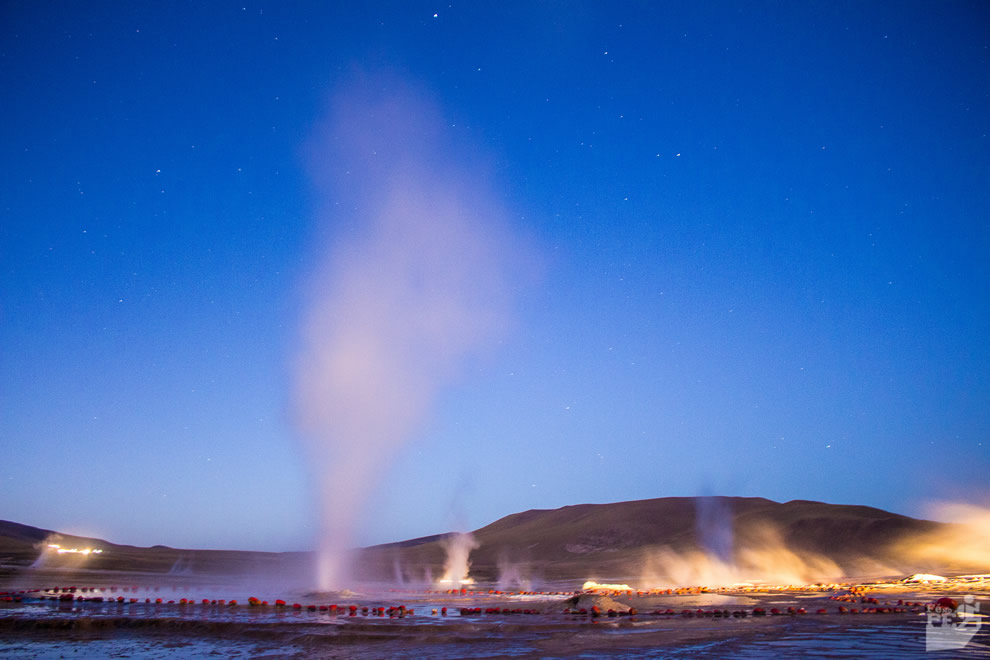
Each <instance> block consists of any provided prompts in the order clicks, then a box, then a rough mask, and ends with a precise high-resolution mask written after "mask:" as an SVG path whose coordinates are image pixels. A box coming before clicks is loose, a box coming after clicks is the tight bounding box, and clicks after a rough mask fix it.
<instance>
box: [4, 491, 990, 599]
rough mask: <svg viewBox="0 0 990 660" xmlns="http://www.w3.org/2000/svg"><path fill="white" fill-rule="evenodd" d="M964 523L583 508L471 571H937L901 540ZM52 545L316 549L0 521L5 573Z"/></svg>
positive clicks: (137, 559) (88, 563) (740, 508)
mask: <svg viewBox="0 0 990 660" xmlns="http://www.w3.org/2000/svg"><path fill="white" fill-rule="evenodd" d="M953 530H954V528H953V526H952V525H949V524H946V523H937V522H932V521H927V520H918V519H915V518H910V517H908V516H902V515H899V514H896V513H890V512H888V511H883V510H881V509H876V508H872V507H867V506H852V505H837V504H827V503H823V502H812V501H807V500H794V501H791V502H784V503H780V502H774V501H772V500H768V499H764V498H759V497H704V498H695V497H665V498H657V499H650V500H637V501H632V502H616V503H611V504H577V505H572V506H565V507H561V508H559V509H550V510H543V509H534V510H529V511H523V512H521V513H515V514H512V515H508V516H505V517H504V518H501V519H499V520H496V521H495V522H493V523H491V524H489V525H486V526H485V527H482V528H480V529H477V530H475V531H474V532H472V534H473V537H474V540H475V541H476V543H477V544H478V547H477V549H475V550H474V551H473V552H472V553H471V562H472V568H471V575H472V577H474V578H475V579H476V580H497V579H499V577H500V576H501V577H505V575H507V574H509V573H515V574H517V575H521V576H523V577H526V576H528V577H531V578H534V579H537V580H539V579H546V580H560V579H571V580H577V579H583V578H584V577H589V576H634V577H636V576H640V575H642V574H643V567H644V566H647V565H650V564H651V563H652V562H653V561H654V560H655V558H656V557H657V556H658V553H659V554H660V555H661V556H665V557H670V556H678V557H679V556H685V557H693V558H694V559H693V560H692V561H694V563H698V561H699V559H698V557H699V556H700V554H699V553H705V557H703V558H702V560H701V561H702V563H705V562H708V563H709V564H712V565H714V566H715V567H716V568H717V566H718V560H719V559H722V560H725V561H739V560H740V557H742V558H744V559H746V558H748V559H749V560H750V561H757V562H759V561H762V562H766V563H771V564H773V563H781V562H784V561H791V562H801V561H810V560H814V561H819V565H825V564H827V565H829V566H837V567H839V568H841V570H842V571H844V572H847V573H848V572H853V573H857V572H858V573H859V574H863V573H865V572H870V571H873V572H875V571H877V570H880V568H881V567H882V568H883V569H884V570H887V571H888V572H908V571H913V570H915V569H917V570H932V569H935V568H938V567H937V566H935V565H933V564H932V563H931V562H929V563H927V564H923V565H919V564H917V563H915V564H911V563H910V562H906V561H904V560H903V557H900V556H898V555H897V552H898V550H897V547H898V546H897V543H899V542H903V541H904V540H905V539H912V538H918V537H921V536H929V537H930V536H931V535H933V534H940V533H943V532H945V533H949V532H952V531H953ZM450 539H451V534H437V535H433V536H426V537H422V538H418V539H410V540H406V541H399V542H396V543H389V544H385V545H380V546H374V547H370V548H364V549H362V550H360V551H359V552H358V554H357V561H356V562H355V572H356V576H357V577H359V578H364V579H379V580H395V579H405V580H411V581H421V580H423V579H424V578H425V577H426V576H433V577H438V576H440V575H441V574H442V571H443V564H444V559H445V557H446V545H447V544H448V543H450ZM48 543H59V544H61V545H62V546H63V547H78V548H84V547H89V548H99V549H102V550H103V552H102V553H101V554H98V555H90V556H89V557H87V558H86V559H85V567H86V568H87V569H96V570H110V571H135V572H144V573H156V574H168V573H172V574H175V573H182V574H189V575H192V574H215V575H224V574H226V575H230V574H256V575H257V574H259V573H260V574H271V573H275V572H279V573H283V574H285V573H288V572H296V573H298V572H299V571H302V572H303V573H305V571H306V570H307V569H306V568H305V567H306V566H308V565H309V561H310V558H311V556H310V555H309V553H265V552H238V551H221V550H183V549H176V548H170V547H167V546H154V547H151V548H139V547H135V546H128V545H117V544H113V543H110V542H108V541H104V540H102V539H92V538H84V537H77V536H71V535H67V534H59V533H58V532H54V531H51V530H45V529H39V528H35V527H30V526H27V525H22V524H18V523H13V522H6V521H0V571H6V572H8V573H9V572H11V571H15V570H20V569H23V568H25V567H27V566H31V565H32V564H35V563H36V561H37V560H38V557H39V554H40V553H41V551H42V549H43V548H44V547H45V545H46V544H48ZM901 547H903V546H901ZM712 557H714V558H715V559H711V558H712ZM942 559H944V558H942ZM42 563H43V565H44V566H45V567H56V568H57V567H59V566H63V567H72V566H80V565H81V562H80V561H79V558H78V557H73V556H58V555H55V554H54V553H51V552H48V553H46V555H45V557H44V560H43V562H42ZM942 567H943V568H944V567H945V562H944V561H943V562H942ZM663 568H664V567H663V566H661V567H660V569H659V570H663ZM708 568H712V566H711V565H710V566H708ZM956 568H968V567H961V566H960V567H956ZM977 568H980V569H982V570H985V569H986V567H977Z"/></svg>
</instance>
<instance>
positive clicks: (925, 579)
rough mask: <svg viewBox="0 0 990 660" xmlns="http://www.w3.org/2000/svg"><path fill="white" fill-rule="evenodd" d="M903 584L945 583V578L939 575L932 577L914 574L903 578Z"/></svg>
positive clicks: (929, 574) (928, 574)
mask: <svg viewBox="0 0 990 660" xmlns="http://www.w3.org/2000/svg"><path fill="white" fill-rule="evenodd" d="M903 581H904V582H945V578H944V577H942V576H941V575H932V574H931V573H915V574H914V575H912V576H911V577H908V578H904V580H903Z"/></svg>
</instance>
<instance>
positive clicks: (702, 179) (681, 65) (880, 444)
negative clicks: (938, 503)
mask: <svg viewBox="0 0 990 660" xmlns="http://www.w3.org/2000/svg"><path fill="white" fill-rule="evenodd" d="M336 4H340V5H341V6H340V7H335V6H334V5H336ZM364 4H369V6H366V7H365V6H361V5H364ZM346 5H350V6H346ZM697 5H698V3H686V2H685V3H659V2H644V3H611V2H610V3H604V2H602V3H578V2H561V3H541V4H529V3H521V4H514V3H505V2H493V3H463V4H461V3H454V4H448V3H447V2H443V3H432V4H430V3H420V2H396V3H323V2H317V3H312V4H307V3H300V2H291V3H262V4H260V5H259V4H257V3H256V2H251V3H220V2H214V3H186V2H165V3H154V4H149V3H115V4H108V3H37V2H13V3H10V2H8V3H4V5H3V8H2V9H0V98H2V102H0V172H2V173H3V176H2V177H0V450H2V451H0V518H2V519H10V520H16V521H19V522H24V523H28V524H33V525H38V526H43V527H49V528H56V529H60V530H63V531H72V532H77V533H87V534H94V535H99V536H102V537H104V538H108V539H109V540H113V541H117V542H125V543H134V544H140V545H150V544H154V543H167V544H169V545H174V546H185V547H228V548H250V549H264V550H285V549H298V548H305V547H311V545H312V542H313V534H314V532H313V527H314V515H315V514H314V508H313V506H312V500H313V498H314V495H313V490H312V489H311V482H310V478H309V475H308V474H307V472H306V469H305V459H304V456H303V452H302V451H301V448H300V442H299V438H298V437H297V432H296V430H295V429H294V427H293V424H292V419H291V417H292V415H291V412H290V408H291V405H290V402H289V398H290V389H291V387H290V385H291V384H290V380H291V376H290V363H291V360H292V356H293V355H294V354H295V353H296V352H297V350H298V343H299V324H300V317H301V314H302V309H303V307H304V296H303V295H302V291H303V290H304V288H305V286H304V285H305V282H306V281H307V278H308V277H309V276H310V275H311V273H312V271H313V269H314V268H316V267H317V262H318V260H319V258H320V257H319V253H320V249H321V248H320V245H321V243H320V242H319V241H318V240H317V236H318V235H321V232H325V231H327V228H326V227H321V226H320V225H319V223H318V222H317V219H318V217H319V209H321V208H326V207H327V205H328V204H331V203H332V200H328V199H324V198H323V197H322V196H323V195H325V193H324V192H321V191H320V190H319V189H318V187H316V186H314V185H313V183H312V179H311V176H310V173H309V172H308V170H307V155H306V154H307V148H308V147H307V145H309V144H311V141H312V139H313V135H314V132H315V131H317V127H318V126H320V125H321V122H323V121H324V120H325V117H326V114H327V107H328V103H329V99H330V98H332V97H333V95H334V94H335V93H339V88H340V85H342V84H344V81H346V80H348V79H351V78H352V77H353V76H354V75H355V71H365V72H371V74H370V75H372V76H373V75H376V73H375V72H387V75H388V76H392V77H396V78H399V79H403V80H407V81H408V82H409V84H411V85H413V86H415V87H416V88H418V89H420V90H424V93H425V94H427V95H429V96H430V98H431V99H432V101H433V102H434V103H435V104H436V105H437V106H438V107H439V108H441V110H442V112H443V115H444V125H443V126H442V127H440V128H439V130H441V131H442V132H443V133H444V134H445V135H446V138H447V139H450V140H451V142H452V143H456V144H463V145H468V146H469V147H470V148H471V149H473V150H474V152H476V153H477V154H480V155H481V157H483V158H484V159H485V160H486V162H488V163H489V164H490V166H491V167H490V172H488V174H487V175H486V176H490V178H491V181H490V185H491V187H492V189H493V190H495V191H496V192H497V193H498V195H499V196H500V198H501V200H502V202H503V203H504V205H505V206H506V208H509V209H511V210H512V214H513V216H512V222H513V223H514V224H515V225H516V229H517V230H518V231H519V232H520V233H522V234H525V235H527V236H528V237H529V238H530V240H531V244H532V245H533V246H534V247H533V249H534V251H535V252H536V253H537V254H538V255H539V261H540V262H541V264H540V271H541V275H540V277H539V279H538V281H535V282H531V283H529V284H527V285H526V286H522V287H521V288H520V291H519V292H518V295H517V298H516V303H515V310H516V311H515V314H514V318H513V325H514V329H513V331H512V332H511V333H510V334H508V335H506V336H505V337H504V339H503V341H502V344H501V345H500V346H499V347H498V349H497V350H494V351H491V352H490V353H489V354H487V356H486V357H485V359H479V360H472V361H469V363H468V367H467V368H466V369H465V370H464V371H463V372H462V374H461V377H460V379H459V380H458V382H457V383H456V385H455V386H453V387H451V388H449V389H447V390H445V392H444V393H443V396H442V398H441V399H440V401H439V404H438V405H437V406H436V409H435V410H434V411H433V414H432V415H431V416H430V419H429V421H428V423H426V424H425V425H424V426H423V427H422V428H421V429H420V430H419V432H418V433H417V434H416V437H413V438H411V439H410V440H409V441H408V442H407V443H406V444H405V445H404V448H403V449H401V450H400V451H398V452H397V454H396V455H395V456H392V457H387V458H384V459H383V462H382V469H381V475H380V476H381V483H380V484H378V486H377V488H376V495H375V496H373V497H372V498H371V499H370V501H369V508H368V511H367V515H368V522H367V525H366V526H365V528H364V529H363V531H362V532H361V535H360V541H361V542H362V543H372V542H384V541H391V540H398V539H401V538H408V537H413V536H419V535H425V534H431V533H436V532H441V531H446V530H449V529H452V528H455V527H460V528H475V527H479V526H481V525H484V524H487V523H488V522H491V521H493V520H495V519H496V518H498V517H501V516H502V515H506V514H509V513H513V512H516V511H519V510H523V509H528V508H551V507H558V506H562V505H566V504H576V503H580V502H606V501H619V500H627V499H639V498H650V497H660V496H667V495H695V494H711V493H717V494H726V495H755V496H764V497H769V498H772V499H778V500H789V499H796V498H802V499H818V500H825V501H830V502H838V503H862V504H869V505H873V506H878V507H882V508H887V509H891V510H894V511H898V512H901V513H907V514H920V513H922V508H921V507H922V504H923V502H924V501H926V500H928V499H935V498H943V499H944V498H950V499H970V500H972V499H980V498H982V497H985V496H986V494H987V491H986V488H987V480H986V475H987V474H988V473H990V341H988V337H990V295H988V294H990V138H988V132H990V27H988V26H990V9H988V5H987V4H986V3H981V2H974V3H959V2H939V3H931V2H923V3H912V2H888V3H867V2H852V3H845V4H843V3H837V2H816V3H809V2H800V3H797V2H795V3H760V2H745V3H722V2H719V3H708V4H701V5H700V6H697ZM345 220H346V218H341V222H343V221H345ZM330 230H331V231H332V228H330Z"/></svg>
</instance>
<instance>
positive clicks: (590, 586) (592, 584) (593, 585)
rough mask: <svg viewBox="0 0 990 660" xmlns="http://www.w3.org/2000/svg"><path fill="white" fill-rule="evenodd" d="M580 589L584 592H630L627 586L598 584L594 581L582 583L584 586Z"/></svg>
mask: <svg viewBox="0 0 990 660" xmlns="http://www.w3.org/2000/svg"><path fill="white" fill-rule="evenodd" d="M581 588H582V589H584V590H585V591H595V590H596V589H598V590H604V591H631V590H632V587H630V586H629V585H628V584H598V583H597V582H595V581H594V580H588V581H587V582H585V583H584V586H583V587H581Z"/></svg>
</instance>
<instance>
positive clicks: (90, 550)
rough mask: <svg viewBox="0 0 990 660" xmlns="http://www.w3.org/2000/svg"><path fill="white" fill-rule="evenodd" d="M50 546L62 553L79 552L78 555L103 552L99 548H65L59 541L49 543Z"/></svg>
mask: <svg viewBox="0 0 990 660" xmlns="http://www.w3.org/2000/svg"><path fill="white" fill-rule="evenodd" d="M48 547H49V548H51V549H52V550H54V551H55V552H57V553H58V554H60V555H63V554H66V553H71V554H77V555H98V554H100V553H102V552H103V551H102V550H100V549H99V548H83V549H82V550H80V549H79V548H63V547H62V546H60V545H59V544H58V543H49V544H48Z"/></svg>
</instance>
